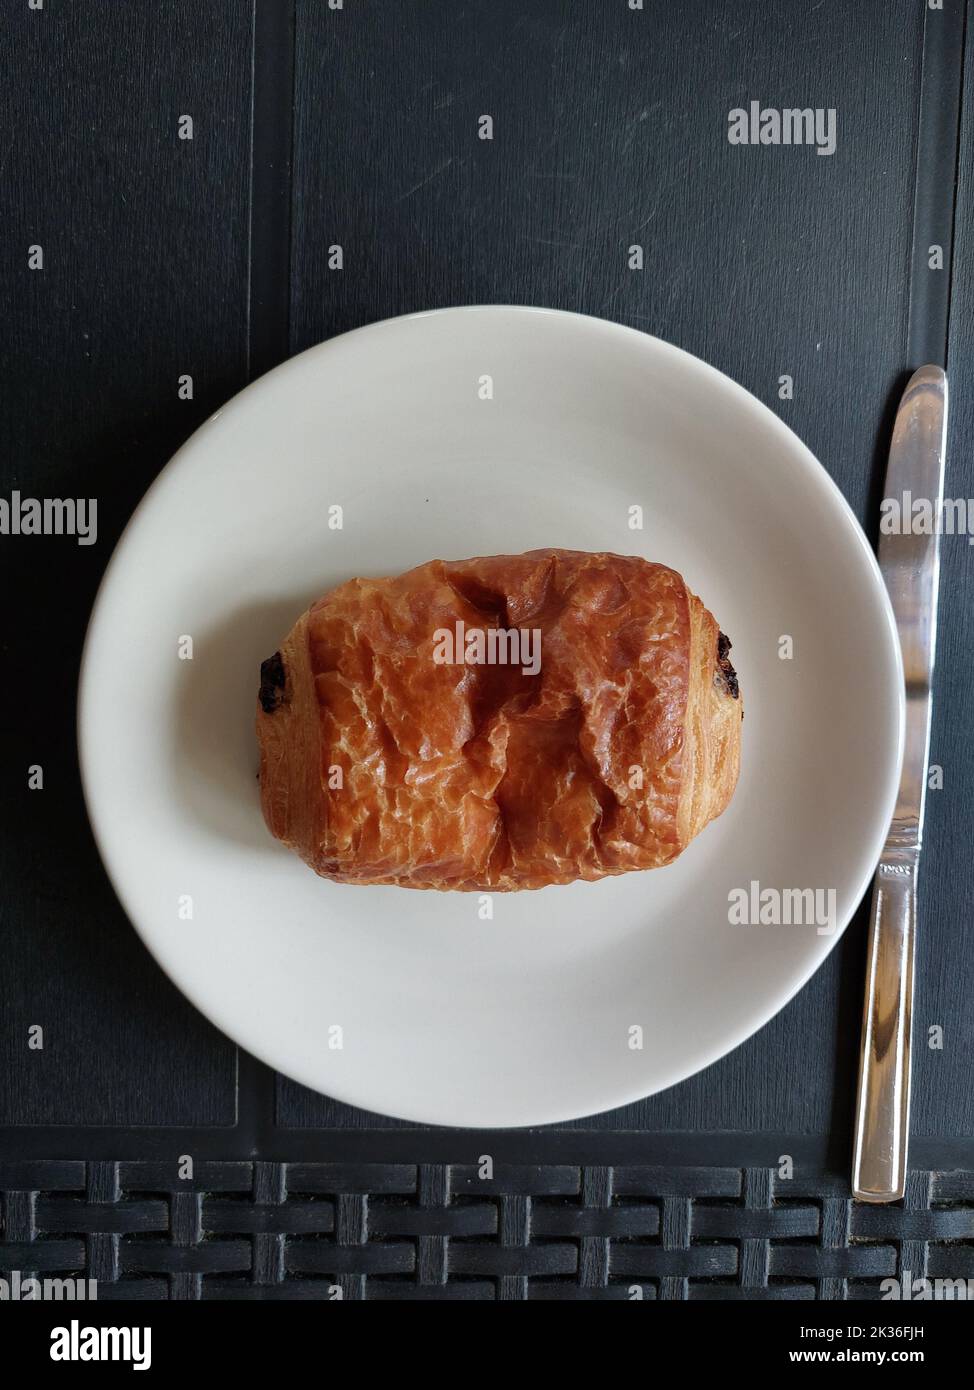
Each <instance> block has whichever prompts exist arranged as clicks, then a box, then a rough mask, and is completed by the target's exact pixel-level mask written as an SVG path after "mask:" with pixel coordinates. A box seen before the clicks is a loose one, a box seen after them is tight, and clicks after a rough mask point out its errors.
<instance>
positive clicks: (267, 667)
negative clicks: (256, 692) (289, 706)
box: [259, 652, 287, 714]
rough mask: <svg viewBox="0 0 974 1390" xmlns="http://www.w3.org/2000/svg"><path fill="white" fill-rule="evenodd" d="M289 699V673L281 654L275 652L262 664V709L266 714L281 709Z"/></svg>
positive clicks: (260, 697)
mask: <svg viewBox="0 0 974 1390" xmlns="http://www.w3.org/2000/svg"><path fill="white" fill-rule="evenodd" d="M286 698H287V672H286V671H285V670H284V662H283V661H282V660H281V653H280V652H275V653H274V655H273V656H269V657H268V658H267V660H266V661H262V662H261V663H260V696H259V699H260V707H261V709H262V710H263V711H264V713H265V714H273V713H274V711H275V710H276V709H280V707H281V705H283V704H284V702H285V700H286Z"/></svg>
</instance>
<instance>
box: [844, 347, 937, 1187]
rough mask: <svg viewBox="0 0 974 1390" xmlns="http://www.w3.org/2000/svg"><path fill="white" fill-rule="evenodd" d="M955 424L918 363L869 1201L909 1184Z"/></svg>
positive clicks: (870, 1044)
mask: <svg viewBox="0 0 974 1390" xmlns="http://www.w3.org/2000/svg"><path fill="white" fill-rule="evenodd" d="M946 432H947V378H946V376H945V375H944V373H943V371H941V369H940V368H939V367H934V366H928V367H921V368H920V370H919V371H918V372H916V373H914V375H913V376H912V377H911V378H910V381H909V383H908V385H907V387H906V390H905V392H904V394H903V399H902V400H901V402H900V406H899V410H898V411H897V415H896V423H895V424H894V426H893V440H892V443H891V445H890V451H889V464H888V466H887V470H886V491H885V498H886V499H891V500H893V501H894V502H895V503H896V506H895V507H891V508H890V509H889V514H890V515H891V516H896V515H897V514H898V515H899V518H900V526H899V530H898V531H896V532H891V533H890V534H881V535H880V540H879V566H880V569H881V570H882V573H883V579H884V580H885V582H886V587H887V589H888V590H889V596H890V599H891V600H892V604H893V612H894V614H895V616H896V626H897V629H898V631H899V637H900V647H901V649H902V652H903V674H904V677H905V681H906V737H905V744H904V754H903V771H902V774H901V777H900V786H899V791H898V793H897V797H896V809H895V810H894V812H893V819H892V822H891V824H890V827H889V834H888V835H887V837H886V844H885V845H884V847H883V853H882V856H881V858H880V861H879V867H878V869H877V871H876V877H875V879H874V882H873V896H872V909H871V917H870V924H869V951H868V957H867V965H866V997H865V1007H864V1009H863V1025H862V1046H861V1051H860V1057H859V1088H858V1095H857V1100H856V1122H855V1124H856V1134H855V1149H854V1154H853V1164H852V1190H853V1195H854V1196H855V1197H857V1198H858V1199H859V1201H862V1202H895V1201H898V1200H899V1198H901V1197H902V1196H903V1189H904V1186H905V1183H906V1167H907V1152H908V1148H909V1141H910V1025H911V1015H912V1011H913V960H914V954H915V944H916V893H917V875H918V871H919V865H920V850H921V848H922V844H923V813H924V805H925V801H926V791H927V762H928V758H929V752H930V705H931V696H930V688H931V678H932V675H933V663H934V649H935V646H936V638H937V591H938V585H939V580H940V518H941V511H942V503H943V491H944V461H945V455H946ZM918 503H919V504H920V507H921V509H922V508H923V507H925V506H929V507H930V509H931V513H930V514H931V515H932V519H933V525H932V530H931V532H930V534H926V533H925V527H924V526H923V523H922V521H921V520H920V515H921V513H917V516H916V517H914V510H915V509H916V507H917V504H918ZM911 522H912V524H911ZM918 524H919V529H917V527H918Z"/></svg>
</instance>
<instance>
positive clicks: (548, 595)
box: [257, 550, 742, 892]
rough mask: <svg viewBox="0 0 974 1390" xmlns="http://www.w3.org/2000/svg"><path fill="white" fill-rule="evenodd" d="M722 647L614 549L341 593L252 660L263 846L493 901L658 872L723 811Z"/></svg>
mask: <svg viewBox="0 0 974 1390" xmlns="http://www.w3.org/2000/svg"><path fill="white" fill-rule="evenodd" d="M729 650H730V642H729V641H728V640H727V638H726V637H725V636H724V635H723V633H721V632H720V631H719V630H718V627H717V623H716V622H715V621H714V618H713V617H712V616H711V614H710V613H709V612H708V611H707V609H706V608H704V606H703V604H702V603H701V602H700V600H699V599H698V598H697V597H696V596H695V595H694V594H692V593H691V592H690V590H689V589H688V588H687V586H686V584H685V583H684V581H683V579H682V578H681V576H680V575H679V574H677V573H676V572H675V571H674V570H671V569H667V568H666V566H665V565H654V564H649V563H648V562H647V561H645V560H642V559H639V558H636V557H634V556H625V555H610V554H604V553H598V554H589V553H587V552H584V551H577V550H533V551H529V552H528V553H527V554H525V555H491V556H487V557H485V558H480V559H474V560H457V561H444V560H431V561H430V562H429V563H428V564H425V565H419V566H418V567H417V568H416V569H412V570H409V571H408V572H407V573H406V574H401V575H399V576H398V577H397V578H395V579H352V580H349V582H348V583H346V584H341V585H340V586H339V587H338V588H337V589H333V590H332V591H331V592H330V593H328V594H326V595H325V597H324V598H322V599H319V601H318V602H317V603H315V604H314V605H313V606H312V607H311V608H310V609H309V611H308V612H306V613H304V614H303V615H302V616H301V617H300V618H299V619H298V621H297V623H296V625H295V626H294V628H293V629H292V631H291V633H290V634H289V635H288V637H287V638H286V639H285V641H284V643H283V645H282V647H281V649H280V651H278V652H275V654H274V655H273V656H272V657H270V658H269V659H268V660H267V661H265V662H264V663H263V665H262V667H261V685H260V694H259V697H258V709H257V734H258V738H259V741H260V750H261V760H260V788H261V802H262V807H263V812H264V818H265V820H266V821H267V825H268V827H269V828H270V830H271V833H272V834H273V835H275V836H276V837H277V838H278V839H279V840H282V841H283V842H284V843H285V844H286V845H289V846H290V847H291V848H292V849H294V850H296V851H297V853H298V854H299V855H300V856H301V857H302V859H304V860H305V861H306V862H307V863H308V864H310V866H311V867H312V868H313V869H314V870H315V872H316V873H318V874H321V875H322V876H323V877H325V878H331V879H334V880H336V881H337V882H340V883H388V884H399V885H400V886H402V887H405V888H438V889H451V888H452V889H463V890H468V891H470V890H481V891H488V892H506V891H512V890H514V889H519V888H543V887H545V886H546V885H547V884H552V883H571V882H572V881H573V880H574V879H579V878H581V879H598V878H603V877H605V876H606V875H608V874H620V873H625V872H627V871H628V870H630V869H652V868H656V867H658V866H660V865H663V864H669V863H670V862H671V861H672V860H673V859H675V858H676V857H677V855H678V854H680V852H681V851H682V850H683V849H685V848H686V846H687V845H688V844H689V843H690V841H691V840H692V839H693V837H694V836H695V835H696V834H698V833H699V831H701V830H702V829H703V827H704V826H705V825H706V824H707V823H708V821H710V820H712V819H713V818H714V817H715V816H719V815H720V813H721V812H722V811H723V810H724V808H725V807H726V806H727V804H728V802H729V800H730V798H731V795H732V793H733V791H734V786H735V784H736V781H737V773H738V766H739V762H740V737H741V717H742V701H741V696H740V690H739V688H738V682H737V676H736V673H735V671H734V668H733V667H732V666H731V663H730V661H729V659H728V655H727V654H728V651H729Z"/></svg>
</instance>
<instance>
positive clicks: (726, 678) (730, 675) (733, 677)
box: [717, 632, 741, 700]
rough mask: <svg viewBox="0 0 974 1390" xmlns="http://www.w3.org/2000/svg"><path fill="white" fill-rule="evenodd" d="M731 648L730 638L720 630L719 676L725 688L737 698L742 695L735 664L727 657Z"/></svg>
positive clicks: (718, 646)
mask: <svg viewBox="0 0 974 1390" xmlns="http://www.w3.org/2000/svg"><path fill="white" fill-rule="evenodd" d="M730 649H731V640H730V638H729V637H725V636H724V634H723V633H722V632H718V634H717V665H718V667H719V668H720V669H719V671H718V677H719V679H720V680H721V682H722V683H723V686H724V689H725V690H726V691H727V693H728V695H732V696H733V697H734V699H735V700H736V699H737V698H738V697H739V696H740V693H741V688H740V686H739V685H738V683H737V672H736V671H735V670H734V668H733V666H732V665H731V664H730V661H729V660H728V659H727V653H728V652H729V651H730Z"/></svg>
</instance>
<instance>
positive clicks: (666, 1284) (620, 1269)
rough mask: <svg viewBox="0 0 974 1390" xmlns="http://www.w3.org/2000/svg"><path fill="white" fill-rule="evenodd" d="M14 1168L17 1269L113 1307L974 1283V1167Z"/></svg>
mask: <svg viewBox="0 0 974 1390" xmlns="http://www.w3.org/2000/svg"><path fill="white" fill-rule="evenodd" d="M480 1171H481V1170H480V1169H478V1168H477V1167H475V1166H467V1165H449V1164H429V1165H419V1166H415V1165H410V1164H350V1165H343V1164H328V1163H267V1162H256V1163H252V1162H226V1163H221V1162H208V1163H199V1164H197V1165H196V1170H195V1175H194V1178H193V1180H192V1181H181V1180H179V1179H178V1178H177V1177H176V1176H175V1172H176V1165H175V1163H169V1162H166V1163H157V1162H141V1161H140V1162H92V1163H83V1162H74V1161H68V1162H57V1161H39V1162H28V1163H9V1164H4V1165H0V1199H2V1225H0V1276H3V1277H8V1275H9V1274H10V1272H12V1271H13V1270H19V1271H20V1272H21V1277H22V1278H26V1277H28V1275H37V1276H48V1277H51V1276H61V1277H67V1276H74V1277H83V1278H87V1279H95V1280H97V1281H98V1297H99V1299H103V1300H104V1299H113V1298H115V1299H118V1298H124V1299H181V1300H194V1299H237V1298H242V1299H273V1298H288V1299H293V1298H299V1299H320V1300H325V1301H329V1300H334V1299H337V1298H339V1297H340V1298H351V1299H397V1298H399V1299H425V1298H431V1299H487V1300H491V1299H495V1300H522V1299H633V1298H640V1297H641V1298H649V1299H664V1300H685V1299H710V1298H720V1299H727V1298H731V1299H733V1298H741V1299H846V1298H877V1299H878V1298H880V1297H882V1294H883V1290H882V1288H881V1281H882V1280H884V1279H887V1278H890V1277H897V1278H898V1277H902V1276H905V1275H906V1273H907V1272H909V1273H910V1274H911V1275H912V1277H913V1278H927V1279H934V1278H945V1279H974V1172H971V1171H955V1172H949V1173H936V1172H914V1173H912V1174H911V1175H910V1185H909V1190H908V1192H907V1195H906V1199H905V1201H904V1202H903V1203H901V1204H898V1205H896V1206H889V1207H868V1206H862V1205H860V1204H859V1203H856V1202H853V1201H852V1200H851V1199H850V1198H849V1196H848V1193H847V1189H845V1187H844V1184H843V1183H842V1182H841V1181H840V1180H839V1179H837V1178H830V1177H826V1176H821V1175H820V1176H812V1177H807V1176H802V1175H801V1174H796V1176H795V1177H794V1178H792V1179H789V1180H781V1179H779V1178H778V1176H777V1173H776V1172H775V1171H774V1170H770V1169H766V1168H744V1169H740V1168H692V1169H690V1168H682V1169H661V1168H654V1167H643V1166H638V1167H617V1168H611V1167H581V1168H580V1167H576V1166H572V1165H560V1166H554V1165H552V1166H545V1167H498V1168H497V1169H496V1170H495V1171H494V1175H493V1177H492V1178H482V1177H481V1176H480Z"/></svg>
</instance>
